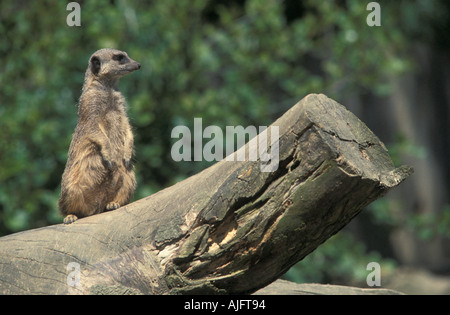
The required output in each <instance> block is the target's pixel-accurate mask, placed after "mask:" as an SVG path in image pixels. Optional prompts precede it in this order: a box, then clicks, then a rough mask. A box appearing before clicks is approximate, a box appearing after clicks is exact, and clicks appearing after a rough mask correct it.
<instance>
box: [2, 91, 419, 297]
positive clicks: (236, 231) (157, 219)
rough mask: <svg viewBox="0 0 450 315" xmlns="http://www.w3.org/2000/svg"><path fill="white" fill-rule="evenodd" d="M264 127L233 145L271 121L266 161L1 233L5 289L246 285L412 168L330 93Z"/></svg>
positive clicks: (236, 164)
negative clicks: (395, 160)
mask: <svg viewBox="0 0 450 315" xmlns="http://www.w3.org/2000/svg"><path fill="white" fill-rule="evenodd" d="M268 130H269V131H268V132H267V133H265V134H264V135H260V136H258V138H255V139H253V140H252V141H249V143H248V144H247V145H246V146H245V147H243V148H241V149H240V150H248V151H247V152H251V151H252V150H257V148H258V145H261V143H262V142H259V141H266V140H267V139H266V137H268V136H269V135H274V134H276V132H274V131H278V132H279V137H278V139H277V141H275V142H273V141H272V142H271V147H270V150H272V151H271V152H272V153H273V152H275V148H277V149H278V156H275V155H272V161H273V159H275V160H276V162H277V163H274V164H273V165H277V167H276V168H274V169H272V170H270V171H267V169H266V170H265V171H264V170H263V167H262V166H263V165H267V160H266V159H265V158H264V159H263V160H264V161H265V162H264V161H263V162H262V161H261V159H262V157H259V158H258V160H256V161H252V160H247V161H237V160H235V161H227V160H229V159H224V160H222V161H220V162H218V163H216V164H214V165H213V166H211V167H209V168H207V169H205V170H204V171H202V172H201V173H199V174H196V175H194V176H192V177H190V178H187V179H186V180H184V181H181V182H179V183H177V184H175V185H173V186H171V187H169V188H166V189H164V190H162V191H159V192H158V193H155V194H153V195H151V196H148V197H146V198H143V199H141V200H138V201H136V202H134V203H132V204H129V205H127V206H125V207H122V208H120V209H117V210H115V211H111V212H105V213H102V214H99V215H94V216H91V217H87V218H84V219H80V220H78V221H76V222H75V223H73V224H71V225H67V226H65V225H62V224H58V225H53V226H48V227H44V228H40V229H35V230H29V231H25V232H20V233H15V234H12V235H8V236H5V237H2V238H0V292H1V293H3V294H188V293H190V294H193V293H210V294H220V293H222V294H245V293H252V292H254V291H256V290H258V289H260V288H262V287H264V286H266V285H267V284H269V283H271V282H272V281H274V280H276V279H277V278H278V277H279V276H280V275H282V274H283V273H285V272H286V271H287V270H288V269H289V268H290V267H291V266H292V265H294V264H295V263H297V262H298V261H299V260H301V259H302V258H304V257H305V256H306V255H308V254H309V253H310V252H312V251H313V250H314V249H315V248H317V246H319V245H320V244H321V243H323V242H324V241H326V240H327V239H328V238H329V237H331V236H332V235H333V234H335V233H336V232H338V231H339V230H340V229H341V228H342V227H344V226H345V225H346V224H347V223H348V222H349V221H350V220H351V219H352V218H353V217H354V216H356V215H357V214H358V213H359V212H360V211H361V210H362V209H363V208H364V207H365V206H366V205H368V204H369V203H370V202H372V201H374V200H375V199H377V198H378V197H380V196H382V195H384V194H385V193H386V192H387V191H388V190H389V189H391V188H393V187H395V186H397V185H398V184H399V183H400V182H401V181H403V180H404V179H405V178H406V177H407V176H409V174H410V173H411V172H412V169H411V168H409V167H406V166H402V167H399V168H395V167H394V165H393V164H392V161H391V159H390V157H389V155H388V153H387V150H386V148H385V147H384V145H383V143H382V142H380V140H379V139H378V138H377V137H376V136H375V135H374V134H373V133H372V132H371V131H370V130H369V129H368V128H367V127H366V126H365V125H364V124H363V123H362V122H361V121H360V120H359V119H358V118H356V117H355V116H354V115H353V114H352V113H350V112H349V111H347V110H346V109H345V108H344V107H343V106H342V105H340V104H338V103H336V102H335V101H333V100H331V99H329V98H327V97H326V96H325V95H316V94H311V95H308V96H306V97H305V98H304V99H303V100H301V101H300V102H299V103H297V104H296V105H295V106H294V107H292V108H291V109H290V110H289V111H287V112H286V113H285V114H284V115H283V116H282V117H281V118H279V119H278V120H277V121H275V122H274V123H273V124H272V125H271V126H270V127H269V128H268ZM240 153H242V151H239V150H238V151H237V152H235V153H234V154H236V155H239V154H240ZM247 155H248V153H247Z"/></svg>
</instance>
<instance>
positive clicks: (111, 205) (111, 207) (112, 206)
mask: <svg viewBox="0 0 450 315" xmlns="http://www.w3.org/2000/svg"><path fill="white" fill-rule="evenodd" d="M118 208H120V204H119V203H118V202H115V201H112V202H110V203H108V204H107V205H106V211H110V210H115V209H118Z"/></svg>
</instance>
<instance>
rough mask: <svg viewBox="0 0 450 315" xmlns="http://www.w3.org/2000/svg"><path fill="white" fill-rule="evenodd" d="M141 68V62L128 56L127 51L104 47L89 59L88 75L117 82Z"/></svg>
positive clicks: (105, 80)
mask: <svg viewBox="0 0 450 315" xmlns="http://www.w3.org/2000/svg"><path fill="white" fill-rule="evenodd" d="M140 68H141V64H140V63H138V62H137V61H135V60H133V59H131V58H130V57H128V54H127V53H126V52H124V51H120V50H117V49H110V48H103V49H100V50H97V51H96V52H95V53H94V54H92V56H91V58H90V59H89V66H88V69H87V71H86V77H93V78H95V79H97V80H99V81H103V82H112V83H115V82H117V80H118V79H119V78H121V77H123V76H124V75H126V74H128V73H131V72H133V71H135V70H138V69H140Z"/></svg>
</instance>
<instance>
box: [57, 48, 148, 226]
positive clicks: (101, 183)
mask: <svg viewBox="0 0 450 315" xmlns="http://www.w3.org/2000/svg"><path fill="white" fill-rule="evenodd" d="M140 68H141V65H140V64H139V63H138V62H136V61H134V60H133V59H131V58H130V57H128V54H127V53H126V52H124V51H120V50H115V49H109V48H104V49H100V50H98V51H96V52H95V53H94V54H93V55H92V56H91V57H90V58H89V66H88V68H87V70H86V74H85V78H84V84H83V89H82V93H81V97H80V100H79V103H78V123H77V126H76V128H75V132H74V134H73V137H72V142H71V144H70V148H69V154H68V158H67V163H66V167H65V169H64V173H63V175H62V181H61V196H60V199H59V201H58V207H59V209H60V211H61V213H62V214H63V215H64V216H65V218H64V224H70V223H72V222H74V221H76V220H77V219H78V218H82V217H86V216H90V215H93V214H97V213H101V212H103V211H106V210H114V209H117V208H119V207H121V206H123V205H125V204H127V203H128V202H129V201H130V199H131V196H132V194H133V192H134V190H135V186H136V179H135V175H134V170H133V165H132V161H131V159H132V155H133V143H134V139H133V133H132V130H131V126H130V123H129V120H128V117H127V113H126V107H127V105H126V102H125V98H124V97H123V95H122V94H121V93H120V91H119V90H118V89H117V84H118V81H119V79H120V78H121V77H122V76H124V75H126V74H128V73H131V72H133V71H135V70H138V69H140Z"/></svg>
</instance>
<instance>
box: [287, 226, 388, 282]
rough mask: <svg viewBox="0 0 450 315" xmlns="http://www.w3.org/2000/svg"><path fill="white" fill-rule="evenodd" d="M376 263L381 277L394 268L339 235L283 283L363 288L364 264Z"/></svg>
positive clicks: (317, 250)
mask: <svg viewBox="0 0 450 315" xmlns="http://www.w3.org/2000/svg"><path fill="white" fill-rule="evenodd" d="M370 262H377V263H379V264H380V266H381V270H382V272H383V273H385V274H388V273H390V272H391V271H392V270H393V269H394V268H395V267H396V264H395V262H394V261H392V260H390V259H384V258H382V257H381V256H380V254H378V253H376V252H369V253H367V250H366V248H365V247H364V246H363V245H362V244H361V243H358V242H357V241H356V240H354V239H353V238H352V237H351V236H350V235H348V234H345V233H339V234H337V235H335V236H333V237H332V238H330V239H329V240H327V242H325V243H324V244H323V245H321V246H320V247H319V248H318V249H316V250H315V251H314V252H313V253H311V254H309V255H308V256H306V257H305V259H303V260H302V261H300V262H299V263H297V264H296V265H295V266H294V267H293V268H291V269H290V270H289V271H288V272H287V273H286V274H285V275H284V276H283V278H284V279H287V280H290V281H294V282H300V283H308V282H318V283H332V284H349V283H351V284H352V285H357V286H363V287H364V286H367V284H366V277H367V275H368V274H369V273H370V270H369V271H368V270H367V264H368V263H370Z"/></svg>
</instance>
